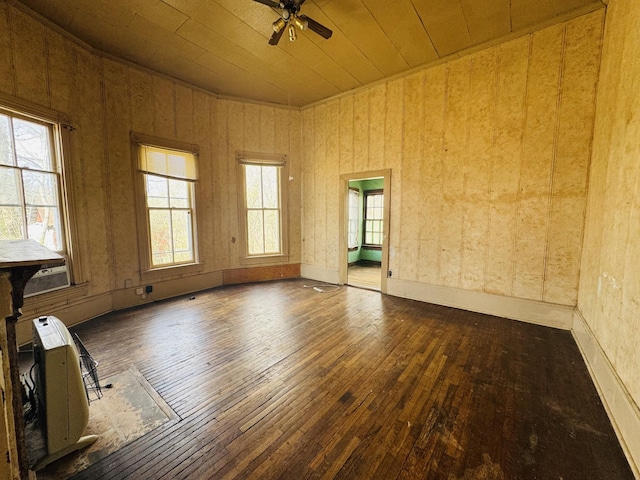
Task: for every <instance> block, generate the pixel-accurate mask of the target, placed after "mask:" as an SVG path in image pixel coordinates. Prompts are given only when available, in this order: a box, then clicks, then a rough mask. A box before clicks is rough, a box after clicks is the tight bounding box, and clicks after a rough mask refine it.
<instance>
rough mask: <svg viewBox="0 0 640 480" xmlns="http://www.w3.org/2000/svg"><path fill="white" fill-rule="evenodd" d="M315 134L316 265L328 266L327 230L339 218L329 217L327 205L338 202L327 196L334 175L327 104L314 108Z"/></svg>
mask: <svg viewBox="0 0 640 480" xmlns="http://www.w3.org/2000/svg"><path fill="white" fill-rule="evenodd" d="M313 110H314V113H315V134H314V139H315V141H314V145H313V148H314V151H315V164H314V169H313V180H314V199H315V201H316V203H315V205H314V212H313V217H314V226H313V227H314V228H313V240H314V246H315V260H316V265H320V266H322V267H326V266H327V228H328V225H327V224H328V222H335V221H337V218H328V217H327V205H328V203H329V202H333V201H337V199H332V198H330V197H329V196H328V195H327V184H328V182H330V181H331V180H332V179H333V175H331V172H329V171H328V169H327V155H326V145H327V123H326V122H327V106H326V104H322V105H318V106H316V107H314V109H313ZM336 181H337V178H336Z"/></svg>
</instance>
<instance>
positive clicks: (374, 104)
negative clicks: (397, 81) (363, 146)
mask: <svg viewBox="0 0 640 480" xmlns="http://www.w3.org/2000/svg"><path fill="white" fill-rule="evenodd" d="M386 93H387V92H386V84H382V85H380V86H378V87H376V88H374V89H372V90H371V92H370V95H369V149H368V168H369V170H380V169H381V168H383V166H384V129H385V125H386V122H385V114H386V108H385V106H386V103H387V101H386Z"/></svg>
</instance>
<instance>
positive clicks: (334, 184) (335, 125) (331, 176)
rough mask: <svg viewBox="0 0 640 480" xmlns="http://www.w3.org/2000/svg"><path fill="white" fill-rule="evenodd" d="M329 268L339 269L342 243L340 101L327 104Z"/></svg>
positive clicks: (327, 263)
mask: <svg viewBox="0 0 640 480" xmlns="http://www.w3.org/2000/svg"><path fill="white" fill-rule="evenodd" d="M326 134H327V137H326V165H327V167H326V176H327V184H326V192H327V238H326V242H327V262H326V266H327V268H329V269H331V270H336V271H337V270H338V261H339V255H338V244H339V243H340V224H339V218H340V212H339V208H340V195H342V194H343V192H342V191H341V190H340V175H339V173H340V101H339V100H334V101H333V102H330V103H328V104H327V112H326Z"/></svg>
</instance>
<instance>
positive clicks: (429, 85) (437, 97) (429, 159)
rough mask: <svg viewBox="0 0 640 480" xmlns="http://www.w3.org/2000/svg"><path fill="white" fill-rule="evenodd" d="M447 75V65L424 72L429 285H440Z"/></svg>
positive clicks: (422, 267) (422, 272)
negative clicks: (439, 268) (439, 263)
mask: <svg viewBox="0 0 640 480" xmlns="http://www.w3.org/2000/svg"><path fill="white" fill-rule="evenodd" d="M447 71H448V69H447V67H446V65H441V66H438V67H435V68H430V69H428V70H426V71H425V80H424V90H425V93H424V129H423V134H422V145H423V146H422V149H423V150H422V156H423V160H422V168H421V172H420V177H421V179H422V181H421V183H420V198H421V199H422V203H423V206H422V208H423V214H424V215H423V219H422V221H421V225H420V258H419V259H418V264H419V267H418V281H420V282H424V283H430V284H436V283H437V282H438V258H439V248H438V246H439V243H440V242H439V240H440V221H439V219H440V213H441V209H442V196H443V191H442V169H443V158H444V144H443V143H444V122H445V114H446V110H445V100H446V82H447Z"/></svg>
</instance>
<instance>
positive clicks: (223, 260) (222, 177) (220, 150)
mask: <svg viewBox="0 0 640 480" xmlns="http://www.w3.org/2000/svg"><path fill="white" fill-rule="evenodd" d="M215 103H216V125H217V131H218V132H219V135H218V136H217V137H216V142H217V149H216V151H217V157H216V158H215V159H214V172H215V173H214V177H213V188H214V192H215V193H216V199H217V202H215V203H214V218H215V219H216V235H215V237H214V245H215V250H216V268H219V269H222V268H229V266H230V265H231V245H232V241H236V242H237V241H238V238H237V235H236V234H235V232H232V231H231V227H230V220H229V215H233V214H234V212H233V209H232V208H229V207H228V205H229V203H228V202H230V201H231V194H230V193H229V191H228V190H227V189H226V188H225V186H226V185H229V184H230V183H231V182H234V181H237V180H236V179H237V173H235V175H234V176H231V177H230V175H231V170H230V169H229V168H228V160H227V159H228V158H229V156H230V155H233V152H230V151H229V141H228V138H229V103H230V102H228V101H224V100H217V101H216V102H215ZM236 201H237V200H236ZM236 215H237V213H236Z"/></svg>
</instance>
